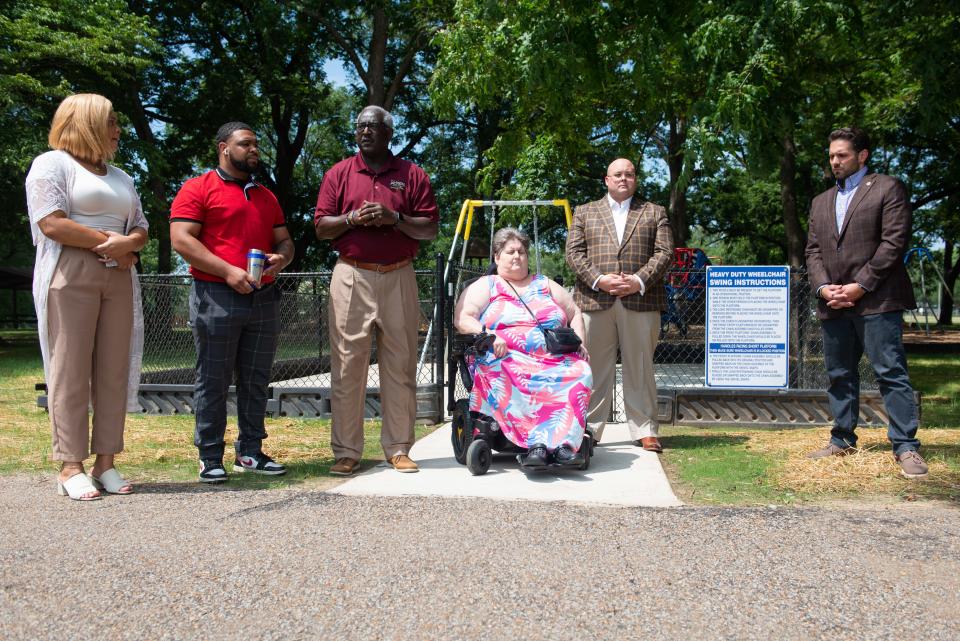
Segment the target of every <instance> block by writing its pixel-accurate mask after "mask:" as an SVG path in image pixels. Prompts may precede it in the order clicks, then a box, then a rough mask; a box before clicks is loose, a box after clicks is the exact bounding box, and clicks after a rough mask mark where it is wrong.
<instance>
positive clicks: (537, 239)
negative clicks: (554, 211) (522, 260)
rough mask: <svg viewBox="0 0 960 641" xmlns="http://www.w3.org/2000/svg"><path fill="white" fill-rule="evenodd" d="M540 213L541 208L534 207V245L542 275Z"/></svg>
mask: <svg viewBox="0 0 960 641" xmlns="http://www.w3.org/2000/svg"><path fill="white" fill-rule="evenodd" d="M539 213H540V206H539V205H534V206H533V244H534V250H535V251H536V252H537V273H538V274H542V273H543V272H542V271H541V269H540V227H539V225H538V224H537V222H538V218H539Z"/></svg>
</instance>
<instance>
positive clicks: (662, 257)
mask: <svg viewBox="0 0 960 641" xmlns="http://www.w3.org/2000/svg"><path fill="white" fill-rule="evenodd" d="M604 182H605V183H606V186H607V195H606V196H605V197H604V198H601V199H600V200H597V201H594V202H591V203H587V204H585V205H580V206H579V207H577V209H576V211H575V212H574V215H573V226H572V227H571V228H570V234H569V236H568V237H567V263H568V264H569V265H570V267H571V268H572V269H573V271H574V272H576V274H577V283H576V289H575V291H574V301H575V302H576V303H577V305H578V306H579V307H580V309H582V310H583V312H584V314H583V316H584V324H585V325H586V330H587V337H586V339H587V340H586V343H587V347H588V348H589V349H590V354H591V355H592V359H591V367H592V369H593V381H594V388H593V395H592V396H591V398H590V409H589V412H588V414H587V422H588V424H589V427H590V430H591V431H592V432H593V437H594V440H595V441H599V440H600V438H601V437H602V435H603V428H604V425H605V424H606V419H607V416H609V414H610V403H611V401H612V391H613V385H614V380H615V378H616V362H617V349H618V348H619V350H620V357H621V360H622V363H623V399H624V405H625V407H626V414H627V424H628V426H629V428H630V434H631V436H632V437H633V438H634V439H636V440H635V444H636V445H637V446H640V447H643V449H645V450H648V451H652V452H660V451H662V448H661V446H660V440H659V439H658V433H659V424H658V422H657V383H656V380H655V378H654V372H653V352H654V350H655V349H656V346H657V337H658V335H659V332H660V312H661V311H662V310H664V309H666V308H667V299H666V292H665V290H664V284H663V278H664V274H665V273H666V271H667V268H668V267H669V266H670V263H671V262H672V261H673V233H672V232H671V230H670V222H669V220H667V214H666V211H665V210H664V208H663V207H661V206H660V205H655V204H653V203H650V202H645V201H643V200H641V199H640V198H634V197H633V196H634V193H635V192H636V191H637V173H636V170H635V169H634V166H633V163H631V162H630V161H629V160H626V159H624V158H620V159H617V160H614V161H613V162H612V163H610V166H609V167H608V168H607V175H606V177H605V178H604Z"/></svg>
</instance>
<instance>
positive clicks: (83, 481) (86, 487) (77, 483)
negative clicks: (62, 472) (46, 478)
mask: <svg viewBox="0 0 960 641" xmlns="http://www.w3.org/2000/svg"><path fill="white" fill-rule="evenodd" d="M96 491H97V488H95V487H94V486H93V484H92V483H91V482H90V477H89V476H87V475H86V474H84V473H83V472H77V473H76V474H74V475H73V476H71V477H70V478H68V479H67V480H66V481H61V480H60V479H57V494H59V495H60V496H69V497H70V498H71V499H73V500H74V501H99V500H100V498H101V497H100V495H99V494H97V495H96V496H84V494H90V493H91V492H96Z"/></svg>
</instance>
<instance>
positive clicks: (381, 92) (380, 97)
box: [367, 7, 388, 107]
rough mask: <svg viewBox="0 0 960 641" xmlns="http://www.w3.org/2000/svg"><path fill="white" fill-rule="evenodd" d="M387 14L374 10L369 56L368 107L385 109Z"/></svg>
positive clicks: (378, 9)
mask: <svg viewBox="0 0 960 641" xmlns="http://www.w3.org/2000/svg"><path fill="white" fill-rule="evenodd" d="M387 35H388V34H387V12H386V11H385V10H384V8H383V7H376V8H375V9H374V10H373V34H372V35H371V37H370V52H369V55H368V56H367V105H376V106H378V107H384V106H385V105H384V98H386V95H387V92H386V82H385V78H384V77H383V75H384V73H385V72H386V63H387Z"/></svg>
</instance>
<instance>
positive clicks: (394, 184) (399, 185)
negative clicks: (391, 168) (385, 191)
mask: <svg viewBox="0 0 960 641" xmlns="http://www.w3.org/2000/svg"><path fill="white" fill-rule="evenodd" d="M406 188H407V183H405V182H403V181H402V180H391V181H390V189H393V190H394V191H403V190H404V189H406Z"/></svg>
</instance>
